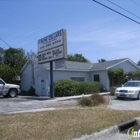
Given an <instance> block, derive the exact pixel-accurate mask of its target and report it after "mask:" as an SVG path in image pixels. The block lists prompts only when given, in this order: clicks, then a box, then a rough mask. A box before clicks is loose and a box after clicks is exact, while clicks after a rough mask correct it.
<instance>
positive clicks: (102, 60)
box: [98, 59, 106, 63]
mask: <svg viewBox="0 0 140 140" xmlns="http://www.w3.org/2000/svg"><path fill="white" fill-rule="evenodd" d="M105 61H106V60H105V59H100V60H98V62H99V63H102V62H105Z"/></svg>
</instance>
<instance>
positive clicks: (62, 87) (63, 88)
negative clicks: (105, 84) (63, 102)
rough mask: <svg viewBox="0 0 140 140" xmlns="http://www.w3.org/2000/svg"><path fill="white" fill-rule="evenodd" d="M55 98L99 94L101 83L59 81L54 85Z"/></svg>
mask: <svg viewBox="0 0 140 140" xmlns="http://www.w3.org/2000/svg"><path fill="white" fill-rule="evenodd" d="M54 89H55V96H56V97H64V96H74V95H81V94H91V93H99V92H100V90H101V84H100V83H99V82H77V81H74V80H59V81H56V82H55V83H54Z"/></svg>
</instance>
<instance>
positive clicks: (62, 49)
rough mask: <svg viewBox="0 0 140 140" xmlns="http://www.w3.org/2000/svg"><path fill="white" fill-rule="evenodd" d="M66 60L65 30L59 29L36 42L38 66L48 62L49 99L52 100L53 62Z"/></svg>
mask: <svg viewBox="0 0 140 140" xmlns="http://www.w3.org/2000/svg"><path fill="white" fill-rule="evenodd" d="M66 58H67V40H66V30H64V29H61V30H59V31H57V32H55V33H53V34H50V35H48V36H46V37H44V38H41V39H39V40H38V64H43V63H47V62H50V97H51V98H54V86H53V61H57V60H62V59H66Z"/></svg>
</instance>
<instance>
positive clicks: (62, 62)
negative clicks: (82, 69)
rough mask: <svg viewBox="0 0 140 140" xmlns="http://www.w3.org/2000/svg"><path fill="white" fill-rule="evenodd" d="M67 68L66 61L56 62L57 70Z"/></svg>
mask: <svg viewBox="0 0 140 140" xmlns="http://www.w3.org/2000/svg"><path fill="white" fill-rule="evenodd" d="M65 67H66V60H58V61H55V68H56V69H59V68H65Z"/></svg>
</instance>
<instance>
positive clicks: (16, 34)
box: [0, 0, 140, 63]
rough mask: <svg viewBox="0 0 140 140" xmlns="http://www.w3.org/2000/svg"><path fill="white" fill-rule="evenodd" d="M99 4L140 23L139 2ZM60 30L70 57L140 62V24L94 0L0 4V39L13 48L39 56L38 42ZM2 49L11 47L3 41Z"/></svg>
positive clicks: (8, 1)
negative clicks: (64, 35) (64, 32)
mask: <svg viewBox="0 0 140 140" xmlns="http://www.w3.org/2000/svg"><path fill="white" fill-rule="evenodd" d="M98 1H99V2H101V3H103V4H105V5H107V6H109V7H111V8H113V9H115V10H117V11H119V12H121V13H123V14H125V15H127V16H129V17H130V18H133V19H134V20H136V21H138V22H140V1H139V0H111V1H112V2H114V3H116V4H117V5H119V6H121V7H123V8H125V9H127V10H129V11H130V12H132V13H133V14H135V15H137V16H138V17H139V18H138V17H136V16H133V15H131V14H130V13H128V12H126V11H124V10H122V9H120V8H119V7H117V6H115V5H113V4H112V3H110V2H109V1H107V0H98ZM60 29H66V31H67V47H68V54H75V53H80V54H83V56H85V57H86V58H87V59H88V60H90V61H91V62H93V63H96V62H98V60H99V59H102V58H103V59H106V60H114V59H121V58H130V59H131V60H132V61H134V62H135V63H137V62H138V61H139V60H140V24H137V23H135V22H133V21H131V20H129V19H126V18H125V17H122V16H121V15H119V14H117V13H114V12H112V11H110V10H108V9H107V8H104V7H102V6H101V5H99V4H97V3H95V2H93V1H92V0H0V38H2V39H3V40H4V41H6V42H7V43H8V44H9V45H10V46H11V47H14V48H24V49H25V50H26V51H31V50H32V51H34V52H37V51H38V50H37V49H38V48H37V41H38V40H39V39H40V38H43V37H45V36H47V35H49V34H51V33H53V32H56V31H58V30H60ZM0 47H3V48H4V49H7V48H8V46H7V45H6V44H5V43H4V42H2V41H1V40H0Z"/></svg>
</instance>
